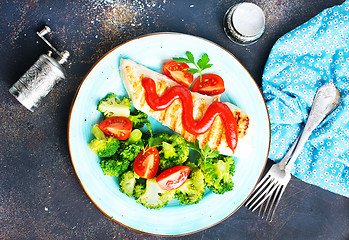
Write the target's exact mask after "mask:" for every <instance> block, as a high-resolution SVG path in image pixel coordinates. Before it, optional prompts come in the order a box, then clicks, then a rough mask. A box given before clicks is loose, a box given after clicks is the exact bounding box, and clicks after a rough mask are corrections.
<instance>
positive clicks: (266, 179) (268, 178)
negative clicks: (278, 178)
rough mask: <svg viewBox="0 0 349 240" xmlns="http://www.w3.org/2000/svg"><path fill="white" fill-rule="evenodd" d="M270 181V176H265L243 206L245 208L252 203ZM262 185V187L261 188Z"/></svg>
mask: <svg viewBox="0 0 349 240" xmlns="http://www.w3.org/2000/svg"><path fill="white" fill-rule="evenodd" d="M271 181H272V178H270V175H266V176H265V177H264V178H263V179H262V180H261V181H260V182H259V183H258V185H257V186H256V188H255V190H254V192H253V193H252V195H251V196H250V199H249V200H248V202H247V203H246V204H245V206H248V205H249V204H250V203H252V201H253V200H254V199H255V198H256V197H257V196H258V195H259V194H260V193H261V192H262V191H263V190H264V189H265V188H266V187H267V186H268V184H269V183H270V182H271ZM262 185H263V186H262Z"/></svg>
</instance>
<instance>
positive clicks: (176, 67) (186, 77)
mask: <svg viewBox="0 0 349 240" xmlns="http://www.w3.org/2000/svg"><path fill="white" fill-rule="evenodd" d="M186 68H189V66H188V64H186V63H179V62H176V61H173V60H172V61H170V62H168V63H166V64H165V65H164V66H162V71H163V73H164V74H165V75H166V76H167V77H169V78H171V79H173V80H174V81H176V82H177V83H179V84H181V85H183V86H184V87H187V88H188V87H190V85H191V83H192V82H193V79H194V76H193V74H191V73H188V72H187V70H184V69H186Z"/></svg>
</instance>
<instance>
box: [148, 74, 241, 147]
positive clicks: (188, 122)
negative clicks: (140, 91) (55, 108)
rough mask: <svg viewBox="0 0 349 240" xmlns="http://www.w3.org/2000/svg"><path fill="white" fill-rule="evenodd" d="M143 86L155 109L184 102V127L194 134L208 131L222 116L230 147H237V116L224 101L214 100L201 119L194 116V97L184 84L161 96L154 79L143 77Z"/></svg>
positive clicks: (159, 109)
mask: <svg viewBox="0 0 349 240" xmlns="http://www.w3.org/2000/svg"><path fill="white" fill-rule="evenodd" d="M142 86H143V88H144V90H145V100H146V101H147V103H148V105H149V106H150V108H151V109H153V110H154V111H161V110H165V109H166V108H168V107H169V106H170V105H171V104H172V103H173V102H174V101H175V100H176V99H180V100H181V102H182V107H183V111H182V123H183V127H184V129H185V130H186V131H187V132H189V133H191V134H193V135H199V134H203V133H205V132H207V131H208V130H209V129H210V128H211V126H212V124H213V122H214V120H215V118H216V117H218V116H220V117H221V119H222V122H223V125H224V128H225V135H226V140H227V143H228V146H229V148H231V149H232V150H233V151H234V149H235V148H236V145H237V141H238V135H237V124H236V121H235V117H234V115H233V113H232V112H231V110H230V108H229V107H228V106H227V105H226V104H224V103H222V102H213V103H212V104H211V105H210V106H209V107H208V108H207V111H206V112H205V115H204V116H203V118H202V119H201V120H200V121H196V120H195V119H194V118H193V108H194V106H193V99H192V95H191V92H190V91H189V90H188V89H187V88H185V87H183V86H179V85H178V86H173V87H171V88H170V89H169V90H168V91H167V92H166V93H165V94H164V95H162V96H161V97H159V96H158V94H157V92H156V85H155V82H154V80H153V79H151V78H143V79H142Z"/></svg>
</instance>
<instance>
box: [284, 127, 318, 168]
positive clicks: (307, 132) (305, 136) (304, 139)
mask: <svg viewBox="0 0 349 240" xmlns="http://www.w3.org/2000/svg"><path fill="white" fill-rule="evenodd" d="M311 133H312V130H310V129H304V131H303V132H302V134H301V136H300V138H299V140H298V143H297V145H296V148H295V150H294V151H293V154H292V157H291V159H290V161H288V163H287V164H286V167H285V171H286V172H290V171H291V169H292V167H293V164H294V162H295V161H296V159H297V157H298V155H299V154H300V152H301V151H302V149H303V147H304V145H305V143H306V142H307V141H308V139H309V137H310V134H311Z"/></svg>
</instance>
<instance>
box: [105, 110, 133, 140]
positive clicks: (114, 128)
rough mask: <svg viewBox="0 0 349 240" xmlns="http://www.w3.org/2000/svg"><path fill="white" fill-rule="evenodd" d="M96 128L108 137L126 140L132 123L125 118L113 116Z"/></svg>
mask: <svg viewBox="0 0 349 240" xmlns="http://www.w3.org/2000/svg"><path fill="white" fill-rule="evenodd" d="M98 127H99V129H101V130H102V131H103V132H104V133H105V134H106V135H108V136H113V137H115V138H117V139H118V140H126V139H128V137H129V136H130V134H131V131H132V122H131V120H130V119H128V118H127V117H121V116H114V117H110V118H107V119H105V120H104V121H102V122H101V123H100V124H99V125H98Z"/></svg>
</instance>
